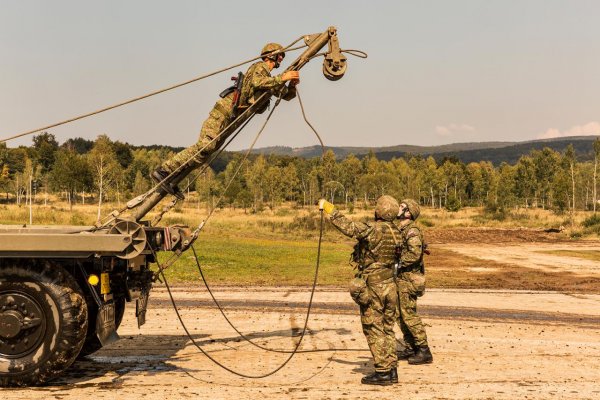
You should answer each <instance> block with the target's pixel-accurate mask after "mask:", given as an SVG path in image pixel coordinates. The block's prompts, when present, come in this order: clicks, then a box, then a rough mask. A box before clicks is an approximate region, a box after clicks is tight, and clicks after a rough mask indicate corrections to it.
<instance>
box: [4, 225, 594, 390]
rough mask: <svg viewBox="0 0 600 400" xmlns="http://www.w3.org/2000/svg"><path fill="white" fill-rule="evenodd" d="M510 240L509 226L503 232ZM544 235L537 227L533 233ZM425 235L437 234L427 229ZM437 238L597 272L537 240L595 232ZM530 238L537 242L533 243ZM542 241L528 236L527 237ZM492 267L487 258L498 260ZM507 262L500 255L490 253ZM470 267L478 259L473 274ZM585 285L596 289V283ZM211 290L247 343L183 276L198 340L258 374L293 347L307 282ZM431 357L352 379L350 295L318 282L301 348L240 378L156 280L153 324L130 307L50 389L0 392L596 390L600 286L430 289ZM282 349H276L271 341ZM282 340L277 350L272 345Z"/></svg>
mask: <svg viewBox="0 0 600 400" xmlns="http://www.w3.org/2000/svg"><path fill="white" fill-rule="evenodd" d="M507 235H508V236H509V237H511V238H513V237H514V234H507ZM541 235H542V236H543V237H545V236H544V235H546V234H545V233H541ZM432 236H433V235H432ZM442 236H443V235H440V236H438V239H437V240H436V245H437V246H439V248H440V249H441V248H443V249H444V251H447V252H450V251H452V252H453V254H454V256H455V257H459V256H466V255H468V256H469V257H471V258H473V257H474V258H476V259H477V260H479V261H480V262H481V264H482V265H483V266H484V268H485V265H486V263H488V262H489V263H491V264H494V263H497V262H498V260H501V261H502V263H505V264H508V265H510V267H511V268H521V269H527V270H538V269H539V270H541V271H544V273H548V271H554V272H556V271H559V270H560V269H566V270H568V271H569V272H573V270H576V272H577V274H578V275H580V276H584V277H589V278H594V279H598V277H599V276H600V268H599V267H598V263H595V262H592V261H589V260H587V261H586V260H585V259H575V258H572V257H568V259H565V257H564V256H553V255H549V254H547V253H545V252H544V253H541V252H540V251H541V250H542V251H546V250H560V249H564V248H568V249H571V248H573V246H576V247H577V249H578V250H580V249H581V248H584V250H587V251H591V252H598V251H600V242H597V241H596V242H594V241H591V242H584V243H581V244H577V245H573V244H571V243H568V242H565V241H563V240H551V239H548V240H545V239H543V238H542V239H540V238H539V235H538V234H537V233H536V234H534V235H533V236H531V235H529V234H525V236H524V237H523V238H521V240H507V242H505V243H501V244H499V242H498V241H497V238H496V241H495V242H494V240H492V238H491V237H490V240H486V236H485V234H484V235H483V236H482V238H481V240H479V241H461V240H460V239H458V240H456V242H459V243H456V244H454V243H452V241H451V240H449V239H448V238H442ZM532 237H533V240H529V239H530V238H532ZM536 238H537V240H536ZM494 265H496V264H494ZM498 265H504V264H498ZM471 272H472V273H474V274H476V273H478V271H477V270H474V271H471ZM592 289H593V288H592ZM214 291H215V295H216V297H217V298H218V299H219V300H220V302H221V304H222V306H223V307H224V309H225V312H226V315H227V316H228V318H229V319H230V320H231V322H232V323H233V324H234V325H235V326H236V327H237V328H238V329H239V330H240V331H241V332H242V333H244V334H245V335H246V336H247V337H248V338H249V339H250V340H251V341H252V342H253V343H255V344H258V345H260V346H263V347H266V348H267V349H266V350H265V349H260V348H257V347H255V346H254V345H253V344H251V343H249V342H247V341H245V340H243V339H241V338H240V336H239V335H238V334H237V333H236V332H235V331H234V330H233V329H232V328H231V327H230V326H229V325H228V324H227V322H226V321H225V319H224V318H223V316H222V315H221V314H220V313H219V311H218V309H216V308H215V306H214V304H213V303H212V300H211V299H210V297H209V295H208V294H207V292H206V290H205V289H204V288H203V287H201V284H200V283H198V285H193V286H178V287H176V288H174V297H175V299H176V301H177V304H178V307H179V310H180V312H181V315H182V317H183V319H184V321H185V323H186V324H187V327H188V329H189V332H190V334H191V336H192V338H193V339H194V341H195V343H196V344H197V345H198V346H199V347H200V348H201V349H202V350H204V351H205V352H207V354H208V355H209V356H210V357H213V358H214V359H216V360H217V361H218V362H219V363H222V364H223V365H225V366H226V367H228V368H230V369H232V370H235V371H237V372H240V373H243V374H247V375H262V374H266V373H268V372H270V371H272V370H274V369H276V368H278V367H279V366H280V365H281V364H283V363H284V362H285V361H286V360H287V359H288V357H289V350H291V349H293V348H294V345H295V343H297V341H298V339H299V333H300V332H301V331H302V327H303V325H304V319H305V316H306V305H307V302H308V299H309V295H310V290H309V288H285V287H250V288H240V287H219V288H215V289H214ZM419 307H420V313H421V314H422V316H423V318H424V320H425V322H426V324H427V332H428V336H429V341H430V345H431V348H432V352H433V355H434V363H433V364H431V365H425V366H409V365H408V364H407V363H406V362H400V364H399V366H398V373H399V380H400V383H399V384H398V385H394V386H388V387H371V386H365V385H361V384H360V378H361V377H362V376H363V375H364V374H367V373H369V372H371V370H372V362H371V356H370V353H369V351H368V349H367V346H366V342H365V339H364V336H363V334H362V331H361V326H360V320H359V317H358V310H357V306H355V305H354V303H353V302H352V301H351V299H350V297H349V295H348V294H347V293H346V292H345V291H344V290H343V289H342V288H339V289H336V288H319V289H318V290H317V292H316V294H315V297H314V305H313V310H312V314H311V315H310V319H309V323H308V331H307V334H306V336H305V337H304V339H303V341H302V343H301V346H300V352H298V353H297V354H295V355H294V357H293V358H292V359H291V360H290V361H289V363H288V364H287V365H285V366H284V367H283V368H281V370H279V371H278V372H277V373H275V374H274V375H271V376H269V377H266V378H262V379H249V378H241V377H238V376H236V375H234V374H232V373H230V372H227V371H225V370H224V369H222V368H221V367H219V366H217V365H215V364H214V363H213V362H212V361H210V360H209V359H208V358H207V356H206V355H204V354H202V353H200V351H199V350H198V348H197V347H196V346H195V345H194V344H193V343H192V341H191V340H190V339H189V338H188V336H187V335H186V333H185V332H184V330H183V328H182V327H181V326H180V324H179V322H178V320H177V316H176V314H175V312H174V310H173V308H172V306H171V303H170V300H169V296H168V293H167V291H166V289H165V287H164V286H162V285H161V286H158V287H157V288H156V289H155V290H154V291H153V293H152V295H151V303H150V309H149V311H148V315H147V318H148V322H147V324H146V325H144V326H143V327H142V328H141V329H140V330H138V328H137V325H136V322H135V317H134V308H135V307H129V308H128V309H127V311H126V315H125V320H124V322H123V325H122V326H121V328H120V329H119V334H120V335H121V339H122V340H120V341H118V342H116V343H114V344H112V345H110V346H107V347H105V348H104V349H102V350H100V351H99V352H97V353H96V354H94V355H92V356H88V357H87V358H84V359H82V360H78V361H77V362H76V363H75V364H74V365H73V366H72V367H71V368H70V369H69V370H68V371H67V373H66V374H65V375H64V376H63V377H62V378H61V379H59V380H57V381H54V382H52V383H51V384H50V385H48V386H45V387H36V388H27V389H2V396H3V397H4V399H25V398H27V399H82V398H86V397H89V398H92V397H93V398H95V399H117V398H118V399H122V400H128V399H167V398H214V399H231V398H236V399H256V398H269V399H271V398H273V399H276V398H294V399H388V398H389V399H392V398H393V399H400V398H401V399H511V400H512V399H598V398H600V384H599V383H598V378H599V377H600V288H598V290H596V291H594V290H588V291H587V292H586V293H573V292H558V291H533V290H499V289H495V290H490V289H467V288H464V289H428V290H427V293H426V294H425V296H423V297H422V298H421V299H420V300H419ZM273 350H279V351H273ZM281 350H283V352H282V351H281Z"/></svg>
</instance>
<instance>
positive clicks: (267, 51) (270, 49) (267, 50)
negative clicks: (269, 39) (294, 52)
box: [260, 43, 285, 57]
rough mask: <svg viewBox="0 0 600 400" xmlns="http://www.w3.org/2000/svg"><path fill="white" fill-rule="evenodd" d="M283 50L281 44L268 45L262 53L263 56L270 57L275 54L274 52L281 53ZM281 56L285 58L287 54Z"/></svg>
mask: <svg viewBox="0 0 600 400" xmlns="http://www.w3.org/2000/svg"><path fill="white" fill-rule="evenodd" d="M281 50H283V46H282V45H280V44H279V43H267V44H266V45H265V46H264V47H263V48H262V51H261V52H260V55H261V56H268V55H269V54H270V53H273V52H274V51H281ZM279 54H281V56H282V57H285V53H279Z"/></svg>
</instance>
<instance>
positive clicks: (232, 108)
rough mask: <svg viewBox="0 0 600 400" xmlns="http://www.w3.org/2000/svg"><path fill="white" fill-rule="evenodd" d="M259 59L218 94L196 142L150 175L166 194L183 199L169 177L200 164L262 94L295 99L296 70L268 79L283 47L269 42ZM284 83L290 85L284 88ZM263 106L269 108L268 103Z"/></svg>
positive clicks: (297, 79) (263, 109)
mask: <svg viewBox="0 0 600 400" xmlns="http://www.w3.org/2000/svg"><path fill="white" fill-rule="evenodd" d="M260 56H261V57H262V59H261V60H260V61H258V62H256V63H254V64H252V65H251V66H250V68H248V71H247V72H246V75H244V74H242V73H241V72H240V73H239V74H238V76H237V78H232V79H233V80H235V81H236V84H235V85H233V86H232V87H230V88H227V89H225V90H224V91H223V92H222V93H221V95H220V96H221V98H220V99H219V100H218V101H217V102H216V103H215V105H214V107H213V108H212V110H211V111H210V113H209V115H208V118H207V119H206V121H204V123H203V124H202V129H201V130H200V138H199V139H198V142H197V143H195V144H193V145H192V146H190V147H188V148H187V149H185V150H183V151H181V152H179V153H178V154H177V155H175V157H173V158H171V159H170V160H167V161H165V162H164V163H163V164H162V165H161V166H160V167H158V169H156V170H155V171H154V172H153V173H152V178H153V179H154V180H155V181H156V182H157V183H159V184H160V185H161V187H162V188H163V189H164V190H165V191H166V192H168V193H169V194H172V195H175V196H177V197H179V198H180V199H182V198H183V194H182V193H181V191H180V190H179V188H178V187H177V185H176V184H172V183H170V182H169V181H170V179H169V178H170V177H171V176H173V175H174V174H175V173H177V172H178V171H180V170H187V169H188V168H191V169H194V168H197V167H199V166H200V165H202V164H203V163H204V162H205V161H206V160H207V159H208V157H209V156H210V155H211V154H212V153H213V152H214V151H215V150H217V149H219V148H220V147H221V145H222V144H223V143H224V141H225V139H227V137H228V136H229V134H231V133H232V131H228V132H226V133H224V134H221V132H223V130H224V128H225V127H226V126H227V125H228V124H229V123H230V122H231V121H233V120H234V119H235V118H236V117H237V116H238V115H239V114H240V113H242V112H243V111H244V110H246V109H247V108H248V107H249V106H251V105H252V104H254V103H256V101H257V99H259V98H260V97H261V96H262V95H263V94H264V93H268V96H269V97H270V96H271V95H281V96H282V98H283V99H284V100H288V101H289V100H291V99H293V98H295V97H296V85H297V84H298V83H299V82H300V73H299V72H298V71H285V72H283V73H282V74H280V75H277V76H271V71H272V70H273V69H274V68H279V66H280V63H281V61H283V59H284V57H285V52H284V51H283V46H282V45H280V44H278V43H268V44H267V45H265V46H264V47H263V49H262V51H261V53H260ZM286 82H289V84H288V85H286ZM265 105H268V102H267V103H265ZM265 109H266V107H265V106H263V107H262V108H261V109H257V110H256V113H259V114H260V113H263V112H264V111H265Z"/></svg>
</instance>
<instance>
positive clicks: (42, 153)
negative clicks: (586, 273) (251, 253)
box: [0, 132, 600, 212]
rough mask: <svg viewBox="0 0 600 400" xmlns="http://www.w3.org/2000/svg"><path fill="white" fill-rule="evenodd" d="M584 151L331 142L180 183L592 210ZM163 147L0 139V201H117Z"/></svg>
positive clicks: (273, 200) (596, 151)
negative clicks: (308, 153) (432, 149)
mask: <svg viewBox="0 0 600 400" xmlns="http://www.w3.org/2000/svg"><path fill="white" fill-rule="evenodd" d="M591 150H592V152H593V155H594V157H593V160H591V161H579V160H578V158H577V154H576V152H575V151H574V149H573V146H572V145H569V146H568V147H567V148H566V150H565V151H563V152H557V151H555V150H552V149H550V148H547V147H546V148H543V149H541V150H532V151H531V152H530V153H529V154H527V155H524V156H522V157H521V158H520V159H519V160H518V161H517V162H516V163H515V164H512V165H510V164H508V163H502V164H501V165H499V166H494V165H493V164H492V163H491V162H489V161H479V162H470V163H464V162H462V161H460V160H459V159H458V158H456V157H454V156H449V157H445V158H444V159H442V160H438V161H436V160H434V159H433V158H432V157H427V158H424V157H421V156H404V157H400V158H393V159H391V160H389V161H384V160H379V159H377V157H376V156H375V155H374V154H373V153H371V154H368V155H365V156H362V157H360V158H359V157H357V156H354V155H349V156H347V157H345V158H344V159H341V160H337V159H336V157H335V155H334V153H333V152H332V151H327V152H326V153H325V154H324V155H323V157H321V158H312V159H304V158H299V157H290V156H277V155H269V156H264V155H251V157H249V158H247V159H246V158H244V156H243V155H242V154H240V153H224V158H223V157H222V158H221V159H220V160H219V161H218V165H217V166H215V165H213V166H208V167H207V168H205V169H200V170H199V171H197V172H196V173H195V174H194V173H192V174H191V175H190V176H189V177H188V179H187V180H184V181H183V182H182V183H181V184H180V186H181V187H182V189H183V190H184V191H185V192H187V193H191V192H196V194H197V196H193V197H194V199H196V201H202V202H206V204H208V206H209V207H213V206H215V205H216V204H215V202H216V200H217V199H222V203H221V204H220V206H229V207H239V208H243V209H245V210H252V211H259V210H261V209H262V208H264V207H270V208H275V207H277V205H279V204H281V203H282V202H294V203H296V204H297V205H299V206H309V205H313V204H314V203H315V202H316V201H317V199H319V198H321V197H326V198H328V199H329V200H330V201H332V202H333V203H335V204H339V205H342V204H343V205H344V206H345V207H350V208H352V207H355V206H356V205H357V204H363V205H364V204H370V203H372V202H373V201H374V200H375V199H376V198H377V197H379V196H380V195H382V194H390V195H392V196H395V197H397V198H399V199H401V198H405V197H411V198H414V199H416V200H418V201H419V202H420V203H421V204H422V205H427V206H430V207H437V208H446V209H448V210H451V211H453V210H458V209H459V208H461V207H464V206H484V207H487V208H488V209H491V210H495V211H503V210H508V209H510V208H511V207H525V208H543V209H551V210H555V211H557V212H568V211H570V212H574V211H575V210H590V211H594V212H595V211H596V209H597V208H598V206H599V204H598V161H599V158H600V139H596V141H595V142H593V148H592V149H591ZM172 155H173V149H171V148H168V147H160V146H152V147H136V146H132V145H129V144H127V143H122V142H119V141H112V140H111V139H110V138H109V137H108V136H106V135H100V136H98V138H97V139H96V140H95V141H88V140H85V139H81V138H78V139H69V140H68V141H66V142H65V143H63V144H62V145H59V144H58V142H57V141H56V139H55V137H54V135H52V134H50V133H47V132H45V133H42V134H39V135H37V136H35V137H34V138H33V144H32V146H29V147H27V146H21V147H18V148H8V147H6V144H2V145H0V167H1V169H0V170H1V175H0V191H2V192H3V193H4V196H3V201H4V202H15V203H17V204H24V203H26V202H28V201H29V202H32V201H34V202H38V203H39V202H42V201H43V202H47V201H48V194H54V195H58V196H61V197H62V198H63V199H64V200H66V201H67V202H69V204H71V205H73V204H75V203H85V202H91V201H94V202H95V203H97V204H98V206H99V207H98V210H99V211H98V212H100V207H101V205H102V202H104V201H115V202H125V201H127V200H128V199H130V198H132V197H134V196H135V195H138V194H140V193H143V192H145V191H147V190H149V189H150V188H151V187H152V186H153V182H152V181H151V179H150V173H151V171H152V170H153V169H154V168H156V167H157V166H158V165H160V164H161V163H162V161H163V160H165V159H167V158H169V157H171V156H172Z"/></svg>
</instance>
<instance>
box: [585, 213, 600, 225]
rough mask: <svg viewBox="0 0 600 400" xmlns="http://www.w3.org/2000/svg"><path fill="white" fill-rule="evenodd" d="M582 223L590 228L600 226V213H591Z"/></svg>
mask: <svg viewBox="0 0 600 400" xmlns="http://www.w3.org/2000/svg"><path fill="white" fill-rule="evenodd" d="M581 225H583V226H584V227H586V228H590V227H593V226H595V225H598V226H600V214H593V215H590V216H589V217H588V218H586V219H585V220H583V222H582V223H581Z"/></svg>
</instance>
